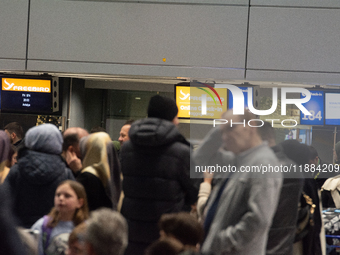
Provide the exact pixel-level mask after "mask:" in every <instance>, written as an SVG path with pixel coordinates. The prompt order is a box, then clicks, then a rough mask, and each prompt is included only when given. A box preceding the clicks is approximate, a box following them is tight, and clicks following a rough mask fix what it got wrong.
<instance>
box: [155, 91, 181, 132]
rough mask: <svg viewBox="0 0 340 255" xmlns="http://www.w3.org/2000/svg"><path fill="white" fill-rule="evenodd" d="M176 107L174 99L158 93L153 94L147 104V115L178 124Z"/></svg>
mask: <svg viewBox="0 0 340 255" xmlns="http://www.w3.org/2000/svg"><path fill="white" fill-rule="evenodd" d="M177 114H178V108H177V105H176V103H175V101H174V100H173V99H171V98H168V97H163V96H160V95H156V96H153V97H152V98H151V99H150V102H149V106H148V117H149V118H159V119H163V120H168V121H172V122H173V123H174V124H175V125H176V126H177V125H178V118H177Z"/></svg>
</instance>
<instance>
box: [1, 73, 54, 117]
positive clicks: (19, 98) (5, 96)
mask: <svg viewBox="0 0 340 255" xmlns="http://www.w3.org/2000/svg"><path fill="white" fill-rule="evenodd" d="M1 82H2V83H1V111H2V112H22V113H52V111H53V109H52V93H51V79H27V78H25V79H22V78H8V77H2V78H1Z"/></svg>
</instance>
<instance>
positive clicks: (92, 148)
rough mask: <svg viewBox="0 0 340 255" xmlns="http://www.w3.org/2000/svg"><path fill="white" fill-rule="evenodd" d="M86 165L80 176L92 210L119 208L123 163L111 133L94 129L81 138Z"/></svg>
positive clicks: (79, 178) (83, 159)
mask: <svg viewBox="0 0 340 255" xmlns="http://www.w3.org/2000/svg"><path fill="white" fill-rule="evenodd" d="M80 152H81V156H82V164H83V169H82V170H81V172H80V174H79V175H78V176H77V181H79V182H80V183H81V184H83V186H84V187H85V190H86V194H87V199H88V204H89V210H90V211H93V210H96V209H98V208H101V207H108V208H111V209H117V203H118V200H119V196H120V192H121V180H120V165H119V160H118V156H117V153H116V150H115V148H114V145H113V143H112V140H111V138H110V136H109V135H108V134H107V133H105V132H97V133H93V134H91V135H89V136H86V137H83V138H82V139H81V140H80Z"/></svg>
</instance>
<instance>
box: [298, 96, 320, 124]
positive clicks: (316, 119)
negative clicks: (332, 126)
mask: <svg viewBox="0 0 340 255" xmlns="http://www.w3.org/2000/svg"><path fill="white" fill-rule="evenodd" d="M310 93H311V99H310V100H309V101H308V102H307V103H304V104H303V106H304V107H305V108H306V109H307V110H308V111H309V112H310V113H311V115H306V114H304V113H303V112H302V111H300V124H301V125H313V126H318V125H324V116H325V114H324V92H323V91H319V90H310ZM304 97H305V95H304V94H301V98H304Z"/></svg>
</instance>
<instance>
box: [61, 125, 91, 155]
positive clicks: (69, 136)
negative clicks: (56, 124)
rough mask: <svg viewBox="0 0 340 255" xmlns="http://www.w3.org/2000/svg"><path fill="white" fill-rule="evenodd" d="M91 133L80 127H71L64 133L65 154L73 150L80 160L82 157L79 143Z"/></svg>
mask: <svg viewBox="0 0 340 255" xmlns="http://www.w3.org/2000/svg"><path fill="white" fill-rule="evenodd" d="M88 135H89V133H88V132H87V131H86V130H85V129H83V128H80V127H70V128H68V129H66V130H65V131H64V133H63V139H64V143H63V152H66V151H67V150H71V151H72V152H74V153H75V154H76V155H77V157H78V158H80V157H81V155H80V148H79V141H80V139H81V138H83V137H84V136H88Z"/></svg>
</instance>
